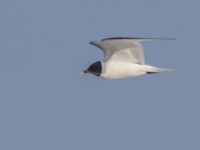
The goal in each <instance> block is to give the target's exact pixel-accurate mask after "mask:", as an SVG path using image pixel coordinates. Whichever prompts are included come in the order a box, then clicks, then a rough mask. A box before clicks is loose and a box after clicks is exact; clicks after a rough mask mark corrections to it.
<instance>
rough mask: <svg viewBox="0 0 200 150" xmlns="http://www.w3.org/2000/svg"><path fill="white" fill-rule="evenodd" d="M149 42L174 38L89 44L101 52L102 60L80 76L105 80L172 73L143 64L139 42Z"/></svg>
mask: <svg viewBox="0 0 200 150" xmlns="http://www.w3.org/2000/svg"><path fill="white" fill-rule="evenodd" d="M150 40H175V38H132V37H117V38H106V39H103V40H101V41H93V42H90V44H92V45H94V46H96V47H98V48H99V49H101V50H102V51H103V53H104V60H102V61H97V62H95V63H93V64H92V65H90V66H89V67H88V69H87V70H85V71H82V72H81V74H82V75H83V74H87V73H90V74H93V75H95V76H97V77H102V78H105V79H120V78H126V77H136V76H141V75H145V74H154V73H159V72H164V71H173V69H163V68H158V67H154V66H151V65H147V64H145V61H144V52H143V47H142V44H141V42H144V41H150Z"/></svg>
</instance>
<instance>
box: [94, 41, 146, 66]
mask: <svg viewBox="0 0 200 150" xmlns="http://www.w3.org/2000/svg"><path fill="white" fill-rule="evenodd" d="M90 44H92V45H95V46H96V47H98V48H100V49H101V50H102V51H103V52H104V61H109V60H112V61H123V62H129V63H137V64H144V52H143V47H142V45H141V43H140V39H137V38H131V39H128V38H125V39H121V38H109V39H104V40H102V41H96V42H90Z"/></svg>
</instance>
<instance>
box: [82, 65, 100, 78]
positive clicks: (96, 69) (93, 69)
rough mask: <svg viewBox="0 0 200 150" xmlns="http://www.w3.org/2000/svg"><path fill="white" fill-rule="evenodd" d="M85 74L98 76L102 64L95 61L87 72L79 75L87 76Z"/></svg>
mask: <svg viewBox="0 0 200 150" xmlns="http://www.w3.org/2000/svg"><path fill="white" fill-rule="evenodd" d="M87 73H91V74H93V75H95V76H98V77H99V76H100V75H101V73H102V64H101V62H100V61H97V62H95V63H93V64H91V65H90V66H89V67H88V69H87V70H84V71H82V72H81V75H84V74H87Z"/></svg>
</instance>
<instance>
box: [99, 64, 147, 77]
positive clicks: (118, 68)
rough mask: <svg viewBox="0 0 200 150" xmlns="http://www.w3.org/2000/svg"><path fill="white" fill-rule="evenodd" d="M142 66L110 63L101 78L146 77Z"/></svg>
mask: <svg viewBox="0 0 200 150" xmlns="http://www.w3.org/2000/svg"><path fill="white" fill-rule="evenodd" d="M144 74H146V72H145V71H144V69H143V67H142V65H139V64H132V63H110V64H106V69H105V72H104V73H102V75H101V77H103V78H105V79H120V78H126V77H135V76H140V75H144Z"/></svg>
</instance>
